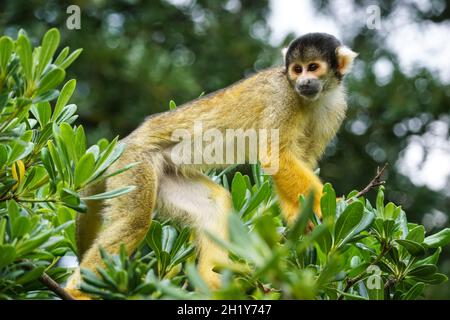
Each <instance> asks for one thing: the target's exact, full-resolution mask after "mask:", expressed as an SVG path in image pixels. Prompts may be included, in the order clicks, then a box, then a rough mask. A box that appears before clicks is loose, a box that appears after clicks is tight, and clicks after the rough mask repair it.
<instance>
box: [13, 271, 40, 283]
mask: <svg viewBox="0 0 450 320" xmlns="http://www.w3.org/2000/svg"><path fill="white" fill-rule="evenodd" d="M44 271H45V266H39V267H36V268H34V269H33V270H30V271H28V272H26V273H25V274H24V275H23V276H21V277H19V278H17V279H16V281H15V282H16V283H17V284H20V285H25V284H27V283H31V282H33V281H36V280H37V279H39V278H40V277H41V276H42V274H43V273H44Z"/></svg>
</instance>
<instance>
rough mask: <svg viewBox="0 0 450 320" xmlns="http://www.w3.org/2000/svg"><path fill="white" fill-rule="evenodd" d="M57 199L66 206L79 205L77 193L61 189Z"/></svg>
mask: <svg viewBox="0 0 450 320" xmlns="http://www.w3.org/2000/svg"><path fill="white" fill-rule="evenodd" d="M59 197H60V200H61V201H62V202H64V204H66V205H69V206H73V207H76V206H78V205H79V204H80V196H79V195H78V193H76V192H75V191H72V190H70V189H67V188H63V189H62V190H61V193H60V196H59Z"/></svg>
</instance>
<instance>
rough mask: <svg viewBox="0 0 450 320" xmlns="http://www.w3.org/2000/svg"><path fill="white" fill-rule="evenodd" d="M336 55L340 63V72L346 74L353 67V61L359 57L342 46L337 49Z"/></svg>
mask: <svg viewBox="0 0 450 320" xmlns="http://www.w3.org/2000/svg"><path fill="white" fill-rule="evenodd" d="M336 55H337V58H338V63H339V71H340V72H341V74H343V75H344V74H346V73H347V72H349V71H350V69H351V68H352V65H353V60H355V58H356V57H357V56H358V54H357V53H356V52H354V51H353V50H352V49H350V48H348V47H346V46H340V47H338V48H337V49H336Z"/></svg>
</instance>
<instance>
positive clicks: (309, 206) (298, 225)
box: [286, 192, 314, 242]
mask: <svg viewBox="0 0 450 320" xmlns="http://www.w3.org/2000/svg"><path fill="white" fill-rule="evenodd" d="M313 203H314V194H313V192H311V193H310V194H309V196H308V199H307V200H306V201H305V202H304V203H302V204H301V210H300V213H299V215H298V217H297V219H296V221H295V223H294V225H293V226H292V228H291V230H289V233H288V235H287V236H286V237H287V239H288V240H291V241H294V242H295V241H297V239H298V238H299V237H300V236H301V235H302V234H304V233H305V231H306V227H307V226H308V221H309V220H310V219H311V217H312V216H313Z"/></svg>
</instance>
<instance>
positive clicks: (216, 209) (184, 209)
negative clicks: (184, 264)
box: [158, 173, 231, 289]
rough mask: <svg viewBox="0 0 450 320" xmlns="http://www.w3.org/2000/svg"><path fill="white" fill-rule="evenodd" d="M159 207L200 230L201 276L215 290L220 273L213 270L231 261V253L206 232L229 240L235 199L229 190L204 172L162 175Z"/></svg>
mask: <svg viewBox="0 0 450 320" xmlns="http://www.w3.org/2000/svg"><path fill="white" fill-rule="evenodd" d="M158 208H159V211H161V213H162V214H163V215H171V216H172V217H175V218H177V219H178V220H181V221H185V222H186V223H188V224H190V225H192V226H193V227H194V228H195V230H196V235H197V243H198V250H199V261H198V269H199V272H200V275H201V276H202V278H203V279H204V280H205V282H206V283H207V284H208V286H209V287H211V288H212V289H216V288H218V287H219V286H220V276H219V274H218V273H216V272H214V271H213V268H214V267H215V266H216V265H217V264H221V263H225V262H226V261H227V260H228V253H227V252H226V251H225V250H223V249H222V248H220V247H219V246H218V245H216V243H215V242H213V241H212V240H211V239H210V238H209V237H208V236H207V234H206V233H205V231H207V232H209V233H211V234H213V235H215V236H217V237H219V238H222V239H226V238H227V236H228V230H227V225H228V223H227V222H228V213H229V212H230V210H231V198H230V194H229V192H228V191H227V190H225V189H224V188H222V187H221V186H219V185H218V184H216V183H214V182H213V181H211V180H210V179H209V178H208V177H206V176H205V175H202V174H200V173H198V174H195V175H194V176H190V177H180V176H164V177H161V181H160V185H159V195H158Z"/></svg>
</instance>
